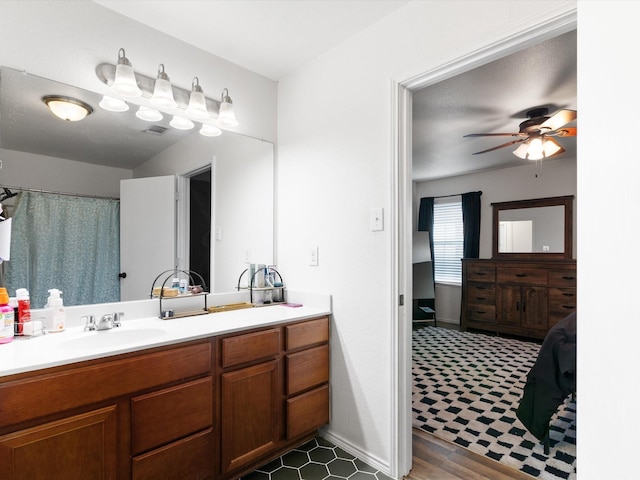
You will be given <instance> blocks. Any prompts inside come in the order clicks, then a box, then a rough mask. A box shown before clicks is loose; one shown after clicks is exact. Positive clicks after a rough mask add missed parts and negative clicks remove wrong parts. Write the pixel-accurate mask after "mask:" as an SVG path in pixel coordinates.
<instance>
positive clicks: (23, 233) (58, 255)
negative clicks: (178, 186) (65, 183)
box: [5, 192, 120, 308]
mask: <svg viewBox="0 0 640 480" xmlns="http://www.w3.org/2000/svg"><path fill="white" fill-rule="evenodd" d="M12 218H13V220H12V222H13V225H12V235H11V260H10V261H9V262H7V263H8V265H7V268H6V277H5V284H6V286H7V290H8V291H9V294H10V295H11V296H14V295H15V290H16V289H17V288H27V289H28V290H29V293H30V295H31V307H32V308H43V307H44V306H45V303H46V301H47V297H48V293H47V291H48V290H49V289H51V288H57V289H59V290H61V291H62V292H63V293H62V298H63V299H64V304H65V305H67V306H69V305H80V304H90V303H105V302H118V301H120V279H119V277H118V274H119V271H120V202H119V201H118V200H111V199H99V198H84V197H75V196H67V195H56V194H49V193H36V192H22V193H20V195H19V196H18V198H17V200H16V204H15V208H14V211H13V216H12Z"/></svg>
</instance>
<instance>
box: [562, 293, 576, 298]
mask: <svg viewBox="0 0 640 480" xmlns="http://www.w3.org/2000/svg"><path fill="white" fill-rule="evenodd" d="M562 296H564V297H575V296H576V294H575V293H563V294H562Z"/></svg>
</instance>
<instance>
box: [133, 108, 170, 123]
mask: <svg viewBox="0 0 640 480" xmlns="http://www.w3.org/2000/svg"><path fill="white" fill-rule="evenodd" d="M136 117H138V118H139V119H140V120H144V121H146V122H159V121H160V120H162V119H163V118H164V117H163V116H162V114H161V113H160V112H159V111H158V110H154V109H153V108H149V107H145V106H144V105H141V106H140V108H138V111H137V112H136Z"/></svg>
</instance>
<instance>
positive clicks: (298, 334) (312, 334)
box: [285, 317, 329, 350]
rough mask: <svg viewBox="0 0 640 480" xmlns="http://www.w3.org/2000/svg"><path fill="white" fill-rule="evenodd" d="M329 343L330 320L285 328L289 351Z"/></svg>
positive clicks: (319, 319) (314, 321)
mask: <svg viewBox="0 0 640 480" xmlns="http://www.w3.org/2000/svg"><path fill="white" fill-rule="evenodd" d="M328 341H329V318H327V317H323V318H318V319H317V320H309V321H308V322H302V323H296V324H294V325H287V326H286V327H285V342H286V349H287V350H295V349H298V348H303V347H308V346H311V345H315V344H318V343H325V342H328Z"/></svg>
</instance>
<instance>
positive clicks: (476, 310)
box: [467, 303, 496, 323]
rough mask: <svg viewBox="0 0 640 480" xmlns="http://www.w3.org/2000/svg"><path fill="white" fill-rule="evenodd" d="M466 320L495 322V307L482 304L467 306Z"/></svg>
mask: <svg viewBox="0 0 640 480" xmlns="http://www.w3.org/2000/svg"><path fill="white" fill-rule="evenodd" d="M467 320H475V321H477V322H491V323H495V322H496V306H495V305H482V304H473V303H472V304H468V305H467Z"/></svg>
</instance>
